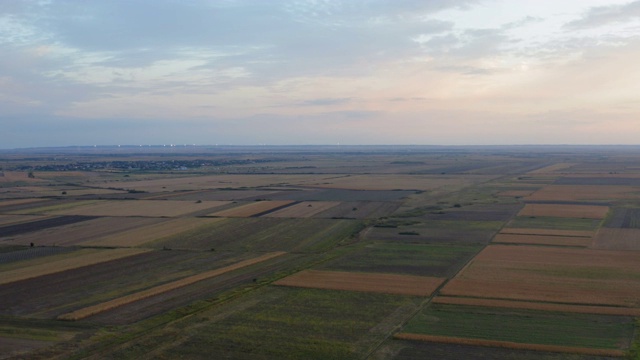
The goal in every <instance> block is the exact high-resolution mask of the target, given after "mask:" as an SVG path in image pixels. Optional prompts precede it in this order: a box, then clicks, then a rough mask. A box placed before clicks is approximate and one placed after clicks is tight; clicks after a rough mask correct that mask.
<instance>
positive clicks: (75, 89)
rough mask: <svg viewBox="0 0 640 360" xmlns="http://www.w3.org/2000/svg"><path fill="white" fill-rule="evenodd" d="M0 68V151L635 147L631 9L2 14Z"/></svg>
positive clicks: (59, 4) (198, 8) (51, 8)
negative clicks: (311, 146)
mask: <svg viewBox="0 0 640 360" xmlns="http://www.w3.org/2000/svg"><path fill="white" fill-rule="evenodd" d="M0 54H2V56H0V148H16V147H33V146H60V145H94V144H98V145H106V144H169V143H176V144H183V143H187V144H194V143H195V144H238V145H240V144H273V145H278V144H336V143H341V144H439V145H447V144H451V145H460V144H469V145H472V144H473V145H476V144H480V145H482V144H636V143H638V139H639V138H640V136H639V135H640V116H639V115H640V66H639V65H638V64H640V1H632V2H629V1H603V0H581V1H577V0H576V1H570V0H556V1H551V0H538V1H516V0H503V1H500V0H487V1H482V0H478V1H473V0H459V1H456V0H430V1H423V0H415V1H412V0H395V1H391V0H389V1H380V0H370V1H364V0H351V1H346V0H345V1H328V0H327V1H321V0H315V1H311V0H308V1H284V0H283V1H276V0H274V1H266V0H262V1H248V0H247V1H240V0H238V1H234V0H216V1H204V0H203V1H195V0H192V1H178V0H153V1H152V0H126V1H125V0H104V1H98V0H96V1H88V0H65V1H55V0H38V1H35V0H34V1H29V0H3V1H0Z"/></svg>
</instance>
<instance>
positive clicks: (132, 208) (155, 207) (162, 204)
mask: <svg viewBox="0 0 640 360" xmlns="http://www.w3.org/2000/svg"><path fill="white" fill-rule="evenodd" d="M228 203H229V202H228V201H202V202H199V203H198V202H195V201H177V200H120V201H116V200H101V201H97V202H95V203H93V204H91V205H90V206H82V207H74V208H71V209H65V210H58V211H51V212H48V213H50V214H55V215H85V216H123V217H124V216H148V217H175V216H181V215H185V214H188V213H192V212H196V211H200V210H206V209H211V208H215V207H218V206H223V205H226V204H228Z"/></svg>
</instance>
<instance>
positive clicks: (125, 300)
mask: <svg viewBox="0 0 640 360" xmlns="http://www.w3.org/2000/svg"><path fill="white" fill-rule="evenodd" d="M284 254H286V252H284V251H276V252H271V253H268V254H264V255H262V256H258V257H256V258H253V259H248V260H244V261H240V262H239V263H236V264H233V265H229V266H225V267H223V268H220V269H215V270H211V271H207V272H204V273H201V274H197V275H193V276H189V277H187V278H184V279H180V280H176V281H172V282H170V283H167V284H163V285H159V286H156V287H153V288H150V289H147V290H143V291H139V292H137V293H133V294H129V295H126V296H123V297H119V298H116V299H113V300H110V301H107V302H103V303H100V304H96V305H92V306H89V307H86V308H82V309H78V310H76V311H72V312H70V313H66V314H62V315H60V316H58V319H60V320H80V319H84V318H86V317H89V316H91V315H95V314H99V313H101V312H104V311H107V310H111V309H114V308H117V307H120V306H123V305H127V304H130V303H132V302H135V301H139V300H143V299H146V298H149V297H152V296H156V295H159V294H162V293H165V292H168V291H171V290H175V289H178V288H181V287H184V286H187V285H191V284H194V283H196V282H198V281H202V280H206V279H210V278H212V277H216V276H219V275H222V274H224V273H227V272H230V271H233V270H237V269H241V268H243V267H247V266H250V265H253V264H257V263H260V262H263V261H267V260H270V259H273V258H275V257H278V256H281V255H284Z"/></svg>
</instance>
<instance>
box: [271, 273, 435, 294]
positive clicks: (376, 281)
mask: <svg viewBox="0 0 640 360" xmlns="http://www.w3.org/2000/svg"><path fill="white" fill-rule="evenodd" d="M444 280H446V279H445V278H436V277H427V276H415V275H395V274H378V273H354V272H342V271H317V270H305V271H301V272H299V273H297V274H294V275H291V276H288V277H286V278H284V279H282V280H279V281H276V282H275V283H274V284H275V285H283V286H294V287H306V288H314V289H331V290H349V291H363V292H377V293H386V294H399V295H416V296H430V295H431V294H432V293H433V292H434V291H435V290H436V289H437V288H438V286H440V284H442V282H443V281H444Z"/></svg>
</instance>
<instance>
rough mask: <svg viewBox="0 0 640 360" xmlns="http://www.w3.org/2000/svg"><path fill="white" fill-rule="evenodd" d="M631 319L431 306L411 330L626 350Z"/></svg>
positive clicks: (413, 331)
mask: <svg viewBox="0 0 640 360" xmlns="http://www.w3.org/2000/svg"><path fill="white" fill-rule="evenodd" d="M634 328H635V325H634V322H633V319H632V318H630V317H624V316H604V315H591V314H577V313H555V312H543V311H533V310H521V309H517V310H516V309H498V308H485V307H474V306H460V305H446V304H431V305H430V306H429V307H427V308H425V309H424V310H423V311H422V312H421V313H419V314H418V315H417V316H416V317H415V318H413V319H412V320H411V321H410V322H409V323H408V324H407V326H406V327H405V328H404V329H403V330H402V331H403V332H407V333H415V334H428V335H440V336H454V337H461V338H473V339H485V340H498V341H511V342H517V343H527V344H545V345H560V346H573V347H588V348H602V349H626V348H628V346H629V343H630V342H631V340H632V336H633V333H634Z"/></svg>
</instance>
